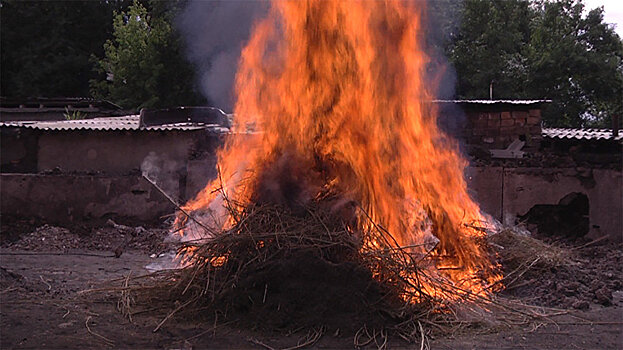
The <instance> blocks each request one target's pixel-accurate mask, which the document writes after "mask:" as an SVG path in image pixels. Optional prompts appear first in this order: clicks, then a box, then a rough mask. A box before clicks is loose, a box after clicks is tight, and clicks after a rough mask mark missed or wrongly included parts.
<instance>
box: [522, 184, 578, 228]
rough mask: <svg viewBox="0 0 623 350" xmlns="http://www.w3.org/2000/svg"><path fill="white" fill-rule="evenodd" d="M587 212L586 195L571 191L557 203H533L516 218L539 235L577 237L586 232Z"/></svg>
mask: <svg viewBox="0 0 623 350" xmlns="http://www.w3.org/2000/svg"><path fill="white" fill-rule="evenodd" d="M588 212H589V203H588V197H587V196H586V195H585V194H583V193H580V192H573V193H569V194H568V195H566V196H564V197H563V198H562V199H561V200H560V201H559V202H558V204H537V205H535V206H534V207H532V208H530V210H529V211H528V212H527V213H526V214H525V215H522V216H519V219H518V220H519V221H520V222H523V223H525V224H526V225H527V227H528V229H529V230H530V231H531V232H533V233H534V232H536V233H537V234H539V235H543V236H562V237H568V238H578V237H583V236H584V235H586V234H587V233H588V230H589V218H588Z"/></svg>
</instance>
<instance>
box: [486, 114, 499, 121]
mask: <svg viewBox="0 0 623 350" xmlns="http://www.w3.org/2000/svg"><path fill="white" fill-rule="evenodd" d="M488 114H489V120H500V113H488Z"/></svg>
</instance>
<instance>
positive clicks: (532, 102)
mask: <svg viewBox="0 0 623 350" xmlns="http://www.w3.org/2000/svg"><path fill="white" fill-rule="evenodd" d="M433 102H434V103H456V104H476V105H478V104H480V105H494V104H509V105H536V104H541V103H549V102H552V100H433Z"/></svg>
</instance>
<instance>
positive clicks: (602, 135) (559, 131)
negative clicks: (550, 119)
mask: <svg viewBox="0 0 623 350" xmlns="http://www.w3.org/2000/svg"><path fill="white" fill-rule="evenodd" d="M542 134H543V137H549V138H555V139H576V140H615V141H621V140H623V133H621V132H619V135H618V136H617V137H612V129H568V128H543V131H542Z"/></svg>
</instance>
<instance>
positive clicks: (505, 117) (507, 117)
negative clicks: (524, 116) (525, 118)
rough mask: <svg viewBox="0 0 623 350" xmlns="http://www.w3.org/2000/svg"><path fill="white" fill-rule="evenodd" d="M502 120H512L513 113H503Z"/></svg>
mask: <svg viewBox="0 0 623 350" xmlns="http://www.w3.org/2000/svg"><path fill="white" fill-rule="evenodd" d="M501 118H502V119H511V112H502V114H501Z"/></svg>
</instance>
